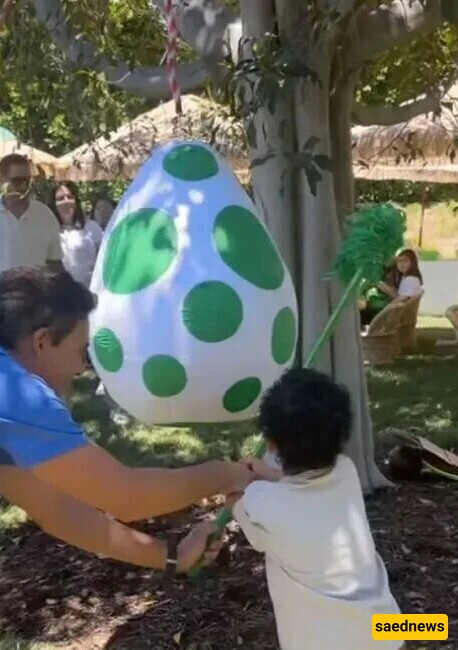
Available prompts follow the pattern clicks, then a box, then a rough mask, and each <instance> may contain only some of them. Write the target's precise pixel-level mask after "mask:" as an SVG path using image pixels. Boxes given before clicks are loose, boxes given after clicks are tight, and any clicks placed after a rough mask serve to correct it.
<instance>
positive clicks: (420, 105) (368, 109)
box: [352, 83, 452, 126]
mask: <svg viewBox="0 0 458 650" xmlns="http://www.w3.org/2000/svg"><path fill="white" fill-rule="evenodd" d="M451 85H452V84H451V83H449V84H447V85H443V86H439V87H436V88H434V89H433V90H432V91H430V92H429V93H427V94H424V95H421V96H420V97H417V98H416V99H410V100H409V101H407V102H403V103H402V104H400V105H398V106H394V105H386V106H364V105H363V104H358V103H355V104H354V106H353V110H352V121H353V122H354V123H355V124H360V125H361V126H371V125H372V124H377V125H380V126H389V125H391V124H401V123H402V122H408V121H409V120H411V119H413V118H414V117H417V116H418V115H424V114H426V113H434V112H436V111H437V110H438V109H439V108H440V103H441V100H442V99H443V97H444V95H445V93H446V92H447V90H448V89H449V88H450V87H451Z"/></svg>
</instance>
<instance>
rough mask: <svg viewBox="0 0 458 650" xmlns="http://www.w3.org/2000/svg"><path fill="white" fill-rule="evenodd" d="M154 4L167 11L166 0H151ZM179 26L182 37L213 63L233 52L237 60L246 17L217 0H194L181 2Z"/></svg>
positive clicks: (208, 62) (234, 58) (178, 18)
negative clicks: (223, 5)
mask: <svg viewBox="0 0 458 650" xmlns="http://www.w3.org/2000/svg"><path fill="white" fill-rule="evenodd" d="M150 3H151V5H152V6H153V7H156V8H158V9H160V11H161V12H162V14H165V6H166V0H150ZM177 26H178V29H179V30H180V34H181V36H182V38H184V40H185V41H186V42H187V43H188V45H190V47H192V49H193V50H194V52H196V53H197V54H199V55H200V57H201V58H202V59H203V60H204V61H205V62H206V64H207V65H209V67H213V66H214V65H215V64H216V63H219V62H220V61H222V60H223V59H224V58H225V57H227V56H230V57H231V58H232V59H233V60H234V61H236V60H237V52H238V47H239V42H240V39H241V37H242V21H241V19H240V17H238V16H234V14H233V13H232V12H231V11H230V10H229V9H227V8H226V7H220V6H218V4H217V3H216V2H215V0H190V2H188V3H186V4H185V5H184V6H180V4H177Z"/></svg>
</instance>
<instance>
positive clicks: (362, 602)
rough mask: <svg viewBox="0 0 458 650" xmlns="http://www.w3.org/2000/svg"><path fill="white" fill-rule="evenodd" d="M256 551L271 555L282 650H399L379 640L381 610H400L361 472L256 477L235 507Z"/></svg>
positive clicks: (341, 468)
mask: <svg viewBox="0 0 458 650" xmlns="http://www.w3.org/2000/svg"><path fill="white" fill-rule="evenodd" d="M234 516H235V518H236V520H237V521H238V522H239V524H240V526H241V527H242V529H243V531H244V533H245V535H246V537H247V539H248V541H249V542H250V544H251V545H252V546H253V548H254V549H256V550H257V551H259V552H261V553H265V558H266V572H267V581H268V585H269V592H270V596H271V599H272V603H273V607H274V612H275V619H276V623H277V630H278V635H279V640H280V647H281V649H282V650H397V649H398V648H399V647H400V646H401V642H399V641H374V640H373V639H372V621H371V619H372V615H373V614H398V613H399V608H398V606H397V604H396V601H395V600H394V598H393V596H392V595H391V592H390V588H389V583H388V576H387V572H386V569H385V566H384V564H383V561H382V560H381V558H380V556H379V555H378V553H377V552H376V549H375V545H374V541H373V538H372V534H371V531H370V528H369V523H368V521H367V516H366V510H365V506H364V500H363V495H362V491H361V486H360V482H359V478H358V475H357V472H356V469H355V467H354V465H353V463H352V461H351V460H350V459H349V458H347V457H346V456H343V455H342V456H339V458H338V460H337V463H336V465H335V467H334V468H333V470H332V471H331V472H329V473H328V474H326V475H324V476H321V477H319V478H314V479H313V480H311V479H310V478H309V477H308V475H307V474H302V475H299V476H295V477H289V478H284V479H283V480H281V481H280V482H278V483H269V482H266V481H256V482H254V483H252V484H251V485H250V486H249V487H248V488H247V490H246V491H245V494H244V496H243V497H242V499H241V500H240V501H239V502H238V503H237V504H236V505H235V507H234Z"/></svg>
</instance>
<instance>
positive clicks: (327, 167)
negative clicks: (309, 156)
mask: <svg viewBox="0 0 458 650" xmlns="http://www.w3.org/2000/svg"><path fill="white" fill-rule="evenodd" d="M313 162H314V163H315V165H317V166H318V167H319V168H320V169H323V170H324V171H326V172H332V160H331V158H330V157H329V156H325V155H324V154H318V155H316V156H313Z"/></svg>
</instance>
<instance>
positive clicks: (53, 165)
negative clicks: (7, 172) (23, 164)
mask: <svg viewBox="0 0 458 650" xmlns="http://www.w3.org/2000/svg"><path fill="white" fill-rule="evenodd" d="M12 153H18V154H20V155H21V156H24V157H25V158H27V159H28V160H30V162H31V165H32V174H33V175H34V176H35V177H38V178H55V177H58V176H59V175H61V174H62V170H61V164H60V163H59V159H58V158H56V157H55V156H52V155H51V154H49V153H45V152H44V151H40V150H39V149H35V148H34V147H31V146H29V145H26V144H23V143H21V142H19V141H18V140H17V139H16V136H15V135H14V134H13V133H11V131H8V129H5V128H4V127H0V159H1V158H4V157H5V156H8V155H9V154H12Z"/></svg>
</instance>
